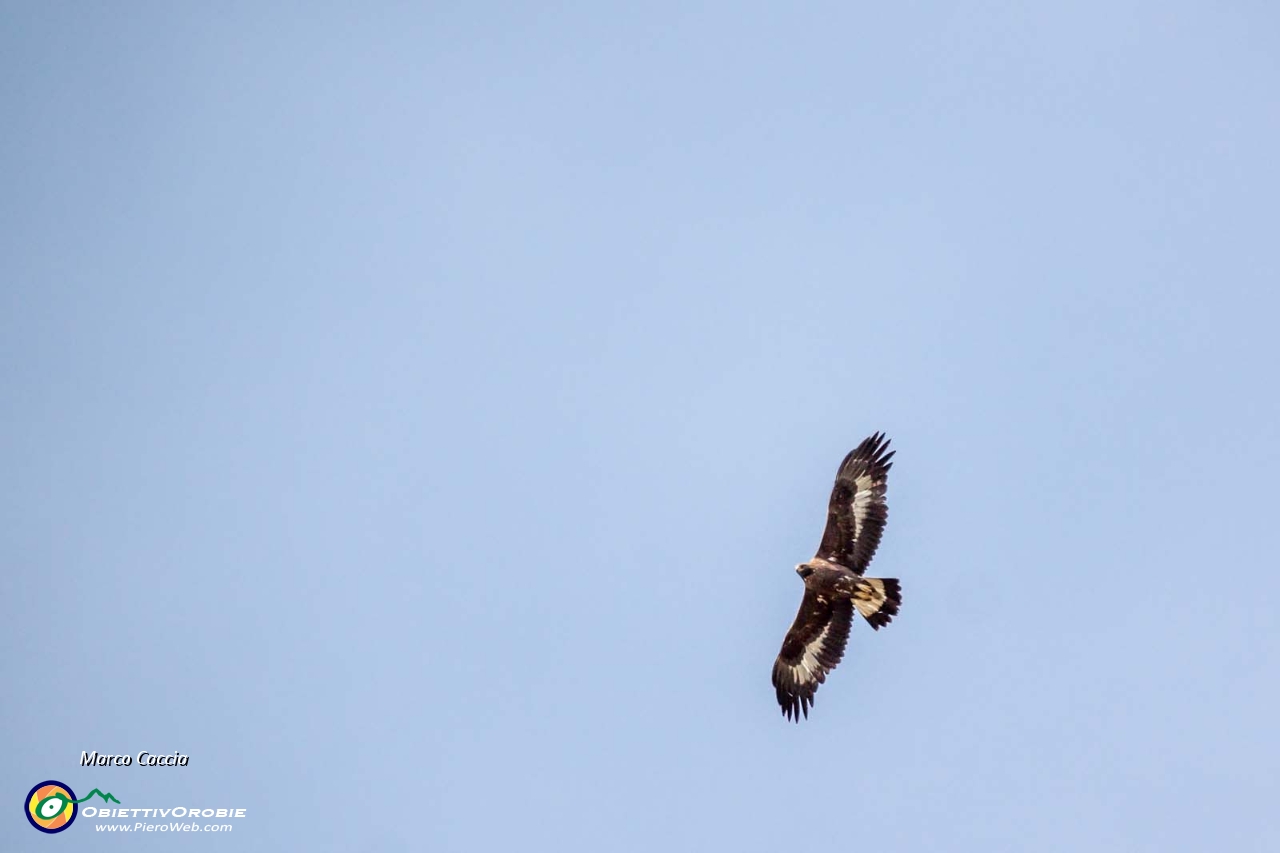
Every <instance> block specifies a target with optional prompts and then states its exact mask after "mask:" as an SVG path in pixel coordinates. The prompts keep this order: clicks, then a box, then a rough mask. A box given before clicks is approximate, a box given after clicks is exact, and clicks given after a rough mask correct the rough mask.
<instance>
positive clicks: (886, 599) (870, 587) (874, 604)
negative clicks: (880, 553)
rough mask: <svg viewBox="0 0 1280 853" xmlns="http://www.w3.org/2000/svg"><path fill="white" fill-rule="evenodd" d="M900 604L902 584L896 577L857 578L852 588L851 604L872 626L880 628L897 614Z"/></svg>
mask: <svg viewBox="0 0 1280 853" xmlns="http://www.w3.org/2000/svg"><path fill="white" fill-rule="evenodd" d="M901 604H902V585H901V584H900V583H898V579H897V578H858V585H857V586H856V587H854V590H853V606H854V607H856V608H858V612H859V613H861V614H862V617H863V618H864V619H866V620H867V622H869V623H870V624H871V627H872V628H875V629H876V630H877V631H879V630H880V626H881V625H888V624H889V623H890V622H891V621H893V617H894V616H896V615H898V607H899V605H901Z"/></svg>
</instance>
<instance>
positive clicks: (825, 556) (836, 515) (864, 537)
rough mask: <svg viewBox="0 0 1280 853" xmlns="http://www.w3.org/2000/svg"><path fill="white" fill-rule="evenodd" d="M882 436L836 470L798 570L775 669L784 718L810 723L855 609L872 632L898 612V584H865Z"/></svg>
mask: <svg viewBox="0 0 1280 853" xmlns="http://www.w3.org/2000/svg"><path fill="white" fill-rule="evenodd" d="M888 449H889V442H888V441H887V440H886V439H885V437H884V433H876V434H875V435H873V436H871V437H870V438H868V439H866V440H865V441H863V442H862V443H861V444H859V445H858V446H857V447H855V448H854V449H853V450H852V451H850V452H849V455H848V456H846V457H845V458H844V461H843V462H841V463H840V470H839V471H838V472H837V473H836V484H835V487H834V488H832V490H831V503H830V504H829V506H828V507H827V529H826V531H824V532H823V534H822V544H821V545H819V546H818V553H817V555H816V556H814V558H813V559H812V560H810V561H809V562H807V563H801V564H800V565H798V566H796V574H798V575H800V577H801V578H803V579H804V599H803V600H801V602H800V612H799V613H797V614H796V621H795V622H794V623H793V624H792V625H791V630H790V631H787V636H786V639H784V640H783V641H782V651H781V652H780V653H779V654H778V659H777V660H776V661H774V664H773V686H774V688H775V689H776V690H777V691H778V704H779V705H781V706H782V713H783V714H784V715H785V716H786V717H787V718H788V719H792V720H795V721H796V722H800V714H801V713H803V714H804V716H805V718H806V719H807V718H808V716H809V706H811V705H812V704H813V694H814V693H815V692H816V691H817V689H818V685H819V684H821V683H822V682H824V681H826V680H827V673H829V672H831V670H833V669H835V668H836V664H838V663H840V658H841V656H843V655H844V646H845V643H846V642H848V640H849V625H850V624H851V623H852V621H853V611H854V609H857V611H858V612H859V613H861V614H862V617H863V618H864V619H866V620H867V622H868V623H869V624H870V625H871V627H872V628H875V629H876V630H877V631H878V630H880V626H881V625H887V624H889V622H890V620H892V619H893V617H894V615H895V614H896V613H897V612H898V606H899V605H900V604H902V587H901V585H900V584H899V583H898V581H897V579H896V578H864V577H863V576H862V574H863V572H865V571H866V570H867V565H868V564H869V563H870V562H871V558H872V557H873V556H874V555H875V553H876V546H877V545H879V544H880V536H881V534H882V533H884V525H885V521H886V520H887V519H888V517H889V509H888V506H887V505H886V504H885V500H884V495H885V490H886V484H887V482H888V476H889V469H890V468H891V467H892V466H893V463H892V462H891V461H890V460H891V459H893V452H886V451H888Z"/></svg>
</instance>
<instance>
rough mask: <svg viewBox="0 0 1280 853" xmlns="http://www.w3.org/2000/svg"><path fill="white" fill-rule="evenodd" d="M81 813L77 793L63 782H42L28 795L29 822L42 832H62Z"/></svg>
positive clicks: (27, 811) (27, 810)
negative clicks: (77, 803) (77, 802)
mask: <svg viewBox="0 0 1280 853" xmlns="http://www.w3.org/2000/svg"><path fill="white" fill-rule="evenodd" d="M79 812H80V807H79V806H77V805H76V795H75V793H74V792H73V791H72V790H71V789H70V788H68V787H67V786H66V785H64V784H62V783H61V782H55V781H53V780H52V779H50V780H49V781H48V782H41V783H40V784H39V785H36V786H35V787H34V788H32V789H31V793H29V794H27V807H26V813H27V820H28V822H30V824H31V825H32V826H34V827H35V828H36V829H38V830H40V831H41V832H62V830H64V829H66V828H67V827H68V826H71V824H72V822H74V821H75V819H76V815H77V814H79Z"/></svg>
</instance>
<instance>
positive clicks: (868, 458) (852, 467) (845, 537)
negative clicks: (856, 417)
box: [818, 432, 893, 575]
mask: <svg viewBox="0 0 1280 853" xmlns="http://www.w3.org/2000/svg"><path fill="white" fill-rule="evenodd" d="M886 450H889V442H888V441H887V440H886V439H885V437H884V433H882V432H878V433H876V434H875V435H873V436H871V437H870V438H867V439H865V440H864V441H863V442H862V443H861V444H859V445H858V446H857V447H855V448H854V449H853V450H851V451H849V455H848V456H846V457H845V458H844V462H841V463H840V470H839V471H838V472H837V473H836V484H835V486H834V487H833V488H832V489H831V503H830V504H829V505H828V507H827V529H826V530H825V531H823V534H822V544H821V545H819V546H818V556H819V557H823V558H825V559H828V560H831V561H832V562H833V563H839V564H840V565H842V566H844V567H845V568H846V569H848V570H849V571H851V572H854V573H855V574H859V575H860V574H862V573H863V572H865V571H866V570H867V566H868V565H869V564H870V563H871V558H872V557H873V556H875V553H876V546H878V545H879V544H880V536H881V534H883V533H884V524H885V521H886V520H888V518H889V507H888V505H887V504H885V500H884V493H885V490H886V487H887V485H886V484H887V482H888V477H889V469H890V468H892V467H893V463H892V462H891V461H890V460H891V459H893V452H892V451H890V452H888V453H886V452H885V451H886Z"/></svg>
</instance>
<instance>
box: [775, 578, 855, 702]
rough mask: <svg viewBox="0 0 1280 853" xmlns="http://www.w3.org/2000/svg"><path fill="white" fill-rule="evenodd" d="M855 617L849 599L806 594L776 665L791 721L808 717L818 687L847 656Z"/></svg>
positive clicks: (780, 696)
mask: <svg viewBox="0 0 1280 853" xmlns="http://www.w3.org/2000/svg"><path fill="white" fill-rule="evenodd" d="M852 614H853V604H852V602H850V601H849V599H847V598H843V599H837V600H836V601H829V600H827V598H825V597H824V596H821V595H818V594H817V593H816V592H813V591H812V590H808V589H806V590H805V591H804V599H803V600H802V601H801V602H800V612H799V613H797V614H796V621H795V622H794V623H792V625H791V630H790V631H787V637H786V639H785V640H783V641H782V651H781V652H780V653H779V654H778V659H777V660H776V661H774V662H773V686H774V688H775V689H776V690H777V691H778V704H779V705H781V706H782V713H783V714H784V715H786V717H787V718H788V719H793V720H795V721H796V722H797V723H798V722H800V714H801V713H803V714H804V715H805V717H806V718H808V716H809V706H811V705H812V704H813V694H814V693H815V692H816V691H817V689H818V685H819V684H821V683H822V682H824V681H826V680H827V673H829V672H830V671H831V670H833V669H835V668H836V664H838V663H840V658H841V657H842V656H843V655H844V646H845V643H846V642H848V640H849V625H850V623H851V622H852V618H853V617H852Z"/></svg>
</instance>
